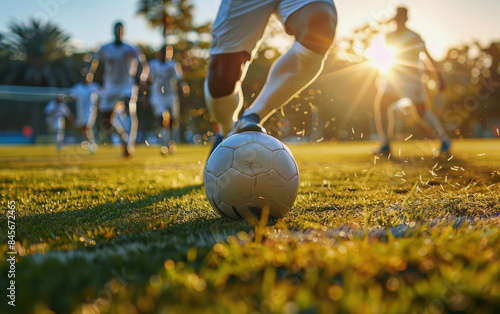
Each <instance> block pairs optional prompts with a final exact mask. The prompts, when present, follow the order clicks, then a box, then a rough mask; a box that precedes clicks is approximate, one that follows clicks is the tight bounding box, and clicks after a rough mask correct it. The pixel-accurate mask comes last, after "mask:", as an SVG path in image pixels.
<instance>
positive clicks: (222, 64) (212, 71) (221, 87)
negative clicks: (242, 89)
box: [207, 52, 249, 98]
mask: <svg viewBox="0 0 500 314" xmlns="http://www.w3.org/2000/svg"><path fill="white" fill-rule="evenodd" d="M247 55H248V53H246V52H241V53H234V54H226V55H215V56H212V57H211V58H210V64H209V72H208V76H207V83H208V90H209V92H210V95H211V96H212V97H214V98H219V97H224V96H227V95H230V94H232V93H233V92H234V90H235V89H236V85H237V84H238V83H239V82H240V81H241V80H242V79H243V77H242V75H243V71H244V68H245V64H246V61H248V59H249V56H247Z"/></svg>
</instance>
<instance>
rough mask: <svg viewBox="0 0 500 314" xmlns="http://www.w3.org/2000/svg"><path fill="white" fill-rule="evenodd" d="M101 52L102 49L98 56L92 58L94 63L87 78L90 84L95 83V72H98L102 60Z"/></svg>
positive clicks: (91, 64)
mask: <svg viewBox="0 0 500 314" xmlns="http://www.w3.org/2000/svg"><path fill="white" fill-rule="evenodd" d="M101 51H102V50H101V49H100V50H99V52H97V54H95V55H94V57H93V58H92V62H91V63H90V68H89V72H88V73H87V75H86V76H85V79H86V81H87V82H88V83H92V82H93V81H94V75H95V72H96V71H97V67H99V59H100V55H101Z"/></svg>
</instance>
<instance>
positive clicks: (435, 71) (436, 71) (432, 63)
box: [423, 45, 446, 91]
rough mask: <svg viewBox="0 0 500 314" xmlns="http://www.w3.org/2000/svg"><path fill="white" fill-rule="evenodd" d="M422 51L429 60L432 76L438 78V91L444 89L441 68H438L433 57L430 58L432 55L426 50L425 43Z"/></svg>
mask: <svg viewBox="0 0 500 314" xmlns="http://www.w3.org/2000/svg"><path fill="white" fill-rule="evenodd" d="M423 52H424V54H425V57H426V58H427V60H429V63H430V66H429V68H430V71H431V72H432V74H433V75H434V77H437V79H438V82H439V90H440V91H443V90H445V89H446V84H445V82H444V80H443V76H442V75H441V70H440V69H439V65H438V64H437V62H436V60H434V58H432V56H431V55H430V54H429V51H428V50H427V47H425V45H424V49H423Z"/></svg>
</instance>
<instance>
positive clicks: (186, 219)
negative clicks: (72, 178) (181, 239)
mask: <svg viewBox="0 0 500 314" xmlns="http://www.w3.org/2000/svg"><path fill="white" fill-rule="evenodd" d="M201 188H202V185H201V184H199V185H192V186H186V187H182V188H177V189H170V190H166V191H164V192H162V193H159V194H155V195H150V196H147V197H144V198H142V199H140V200H137V201H131V200H117V201H115V202H108V203H105V204H99V205H97V206H95V207H93V208H88V209H78V210H71V211H68V210H67V211H64V212H57V213H40V214H35V215H30V216H20V217H18V218H17V224H16V227H17V235H18V239H21V241H23V240H25V241H27V242H28V243H25V244H32V243H37V242H40V240H41V239H47V240H48V241H49V242H52V243H54V242H61V244H64V243H68V241H67V240H66V241H64V240H63V241H60V240H61V239H60V238H62V237H67V238H68V239H70V241H69V242H72V241H71V239H73V240H74V239H78V238H79V237H90V238H94V239H95V240H97V239H99V240H102V239H111V238H115V237H116V236H117V235H119V234H130V233H136V232H145V231H154V230H158V229H164V228H174V227H179V226H182V225H186V224H187V225H186V227H187V226H189V225H192V226H193V228H195V227H196V226H197V227H200V225H205V224H210V223H218V222H219V223H221V222H223V221H227V219H224V218H218V217H217V215H216V214H215V212H214V213H213V214H212V213H208V212H206V213H204V212H203V211H200V210H190V209H186V208H179V207H176V208H164V209H160V210H159V209H158V208H153V209H151V206H152V205H154V204H156V203H160V202H165V201H166V200H167V201H168V200H169V199H172V198H179V197H183V196H186V195H189V194H192V193H195V194H196V193H199V192H200V191H201ZM189 229H190V228H189ZM75 237H76V238H75ZM42 241H43V240H42Z"/></svg>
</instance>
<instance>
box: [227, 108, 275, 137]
mask: <svg viewBox="0 0 500 314" xmlns="http://www.w3.org/2000/svg"><path fill="white" fill-rule="evenodd" d="M259 123H260V118H259V116H258V115H256V114H254V113H253V114H249V115H245V116H243V117H241V119H240V120H238V121H237V122H236V123H235V124H234V127H233V129H232V130H231V132H229V133H228V134H227V136H226V137H230V136H231V135H234V134H236V133H242V132H249V131H253V132H261V133H266V129H264V128H263V127H262V126H261V125H260V124H259Z"/></svg>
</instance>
